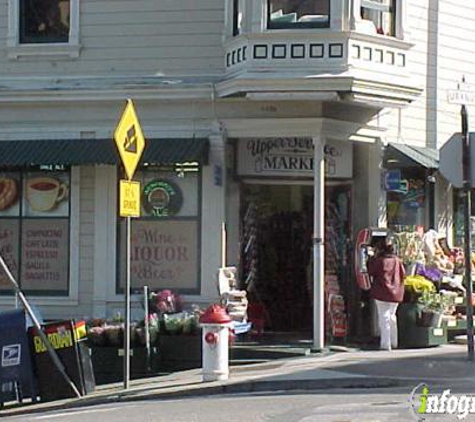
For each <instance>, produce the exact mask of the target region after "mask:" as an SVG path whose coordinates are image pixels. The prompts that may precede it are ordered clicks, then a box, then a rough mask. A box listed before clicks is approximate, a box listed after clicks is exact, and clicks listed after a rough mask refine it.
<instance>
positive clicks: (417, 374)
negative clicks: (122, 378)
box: [0, 345, 475, 417]
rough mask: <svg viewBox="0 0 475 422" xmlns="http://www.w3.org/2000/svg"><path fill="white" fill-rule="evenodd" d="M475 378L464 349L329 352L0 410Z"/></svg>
mask: <svg viewBox="0 0 475 422" xmlns="http://www.w3.org/2000/svg"><path fill="white" fill-rule="evenodd" d="M474 377H475V363H472V362H468V361H467V353H466V346H458V345H444V346H440V347H437V348H430V349H406V350H394V351H392V352H386V351H349V352H329V353H325V354H313V355H309V356H305V357H295V358H287V359H281V360H272V361H268V362H265V363H258V364H250V365H239V366H233V367H231V368H230V377H229V379H228V380H227V381H216V382H206V383H203V382H202V381H201V370H200V369H193V370H188V371H182V372H176V373H173V374H170V375H166V376H159V377H153V378H147V379H140V380H132V381H131V382H130V388H129V389H128V390H126V391H125V390H124V389H123V384H122V383H116V384H108V385H106V386H99V387H97V389H96V391H95V392H94V393H92V394H89V395H88V396H85V397H82V398H79V399H76V398H75V399H66V400H60V401H54V402H49V403H39V404H26V403H24V404H23V405H15V406H13V407H6V408H4V410H0V417H5V416H14V415H20V414H28V413H35V412H43V411H47V410H57V409H67V408H74V407H81V406H91V405H98V404H105V403H111V402H118V401H136V400H152V399H153V400H157V399H166V398H178V397H186V396H199V395H210V394H226V393H227V394H230V393H242V392H254V391H276V390H318V389H332V388H385V387H396V386H405V385H407V386H413V387H415V386H416V385H417V384H419V383H421V382H432V383H435V382H437V383H451V382H453V383H458V382H463V381H469V380H473V379H474Z"/></svg>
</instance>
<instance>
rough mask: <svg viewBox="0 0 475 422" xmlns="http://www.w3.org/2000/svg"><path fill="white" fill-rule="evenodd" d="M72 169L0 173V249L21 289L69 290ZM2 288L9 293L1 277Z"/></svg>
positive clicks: (34, 292) (43, 292)
mask: <svg viewBox="0 0 475 422" xmlns="http://www.w3.org/2000/svg"><path fill="white" fill-rule="evenodd" d="M69 187H70V172H69V171H65V170H62V171H59V170H57V169H56V170H49V171H47V170H42V169H40V168H37V169H31V170H28V171H3V172H0V253H2V256H3V257H4V259H5V261H6V263H7V265H8V266H9V268H10V270H11V272H12V274H13V276H14V277H15V279H16V280H17V281H18V282H19V284H20V287H21V288H22V290H23V291H24V292H26V293H28V294H31V295H42V296H46V295H47V296H54V295H61V296H67V295H68V294H69V238H70V224H69V222H70V199H69V198H70V194H69ZM0 292H1V293H3V294H5V293H9V294H10V293H11V285H10V283H9V282H8V280H7V278H6V276H5V275H4V274H3V272H2V274H1V275H0Z"/></svg>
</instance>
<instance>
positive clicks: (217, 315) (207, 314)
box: [200, 304, 232, 324]
mask: <svg viewBox="0 0 475 422" xmlns="http://www.w3.org/2000/svg"><path fill="white" fill-rule="evenodd" d="M231 321H232V320H231V317H230V316H229V315H228V314H227V312H226V309H224V308H223V307H222V306H220V305H217V304H214V305H211V306H209V307H208V308H207V309H206V311H204V312H203V314H202V315H201V316H200V323H201V324H229V323H230V322H231Z"/></svg>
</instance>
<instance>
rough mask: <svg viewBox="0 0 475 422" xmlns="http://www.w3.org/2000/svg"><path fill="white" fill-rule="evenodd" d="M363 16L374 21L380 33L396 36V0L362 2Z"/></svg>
mask: <svg viewBox="0 0 475 422" xmlns="http://www.w3.org/2000/svg"><path fill="white" fill-rule="evenodd" d="M362 6H363V7H362V8H361V17H362V18H363V19H364V20H368V21H371V22H373V24H374V27H375V31H376V32H377V33H378V34H382V35H388V36H394V35H395V32H396V28H395V10H394V0H379V1H377V0H373V1H371V2H369V1H364V2H362Z"/></svg>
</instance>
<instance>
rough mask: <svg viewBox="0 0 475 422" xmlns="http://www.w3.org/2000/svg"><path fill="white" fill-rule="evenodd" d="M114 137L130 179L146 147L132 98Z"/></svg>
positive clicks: (128, 101)
mask: <svg viewBox="0 0 475 422" xmlns="http://www.w3.org/2000/svg"><path fill="white" fill-rule="evenodd" d="M114 139H115V143H116V145H117V149H118V151H119V154H120V158H121V159H122V163H123V164H124V168H125V172H126V174H127V178H128V179H129V180H130V179H132V177H133V176H134V173H135V170H136V169H137V165H138V164H139V161H140V157H141V156H142V153H143V150H144V148H145V139H144V137H143V133H142V128H141V127H140V123H139V119H138V118H137V114H136V113H135V108H134V103H133V102H132V100H127V105H126V107H125V110H124V112H123V113H122V117H121V118H120V121H119V124H118V125H117V128H116V130H115V133H114Z"/></svg>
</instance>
